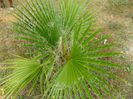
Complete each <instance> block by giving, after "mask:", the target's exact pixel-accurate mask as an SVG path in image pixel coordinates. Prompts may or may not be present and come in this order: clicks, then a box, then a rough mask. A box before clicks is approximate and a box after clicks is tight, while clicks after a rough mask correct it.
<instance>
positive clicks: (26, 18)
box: [2, 0, 120, 99]
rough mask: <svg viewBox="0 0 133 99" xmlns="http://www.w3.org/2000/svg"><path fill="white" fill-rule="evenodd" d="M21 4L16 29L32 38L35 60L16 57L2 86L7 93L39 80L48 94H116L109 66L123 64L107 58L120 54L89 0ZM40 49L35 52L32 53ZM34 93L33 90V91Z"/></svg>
mask: <svg viewBox="0 0 133 99" xmlns="http://www.w3.org/2000/svg"><path fill="white" fill-rule="evenodd" d="M25 3H26V5H27V7H26V5H23V4H22V9H23V10H21V9H18V12H17V13H16V18H17V19H18V22H17V23H16V25H17V29H16V32H18V33H20V36H19V37H20V38H21V39H22V40H26V41H28V42H30V44H27V45H26V44H25V46H28V47H31V48H32V49H33V50H34V51H33V53H32V54H34V56H38V55H39V56H40V57H39V58H37V59H36V60H35V59H34V58H33V59H24V60H15V61H14V63H13V64H15V69H14V70H13V72H12V74H10V75H9V76H7V77H6V79H5V80H4V83H3V85H2V87H3V89H5V92H6V94H5V97H9V96H11V95H13V96H14V95H18V94H20V92H21V91H22V90H23V89H24V88H25V87H26V86H28V84H29V83H31V84H32V85H33V86H34V85H36V82H37V81H39V84H40V90H41V95H42V98H44V99H52V98H55V99H88V98H89V99H92V98H93V97H96V96H97V97H100V98H103V97H104V95H105V94H108V95H109V96H111V97H113V95H112V94H111V92H112V91H113V90H114V89H113V88H112V86H110V84H109V83H108V78H115V77H116V75H114V74H113V73H112V72H111V71H110V69H111V68H119V67H120V66H119V65H117V64H115V63H113V62H111V61H110V60H107V59H106V58H109V57H115V56H118V55H119V53H116V52H112V51H111V50H109V49H111V47H113V44H108V43H107V44H104V43H103V41H104V39H108V36H105V35H102V36H100V35H101V34H100V33H101V32H102V31H101V29H98V30H96V29H95V27H96V25H95V22H94V21H95V19H94V17H93V13H92V12H91V10H90V9H89V6H88V5H89V3H90V1H89V2H88V0H85V1H82V0H57V1H55V0H30V2H29V0H25ZM34 52H36V53H34ZM32 88H33V87H32ZM30 92H31V91H30Z"/></svg>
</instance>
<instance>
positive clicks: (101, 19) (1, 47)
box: [0, 0, 133, 99]
mask: <svg viewBox="0 0 133 99" xmlns="http://www.w3.org/2000/svg"><path fill="white" fill-rule="evenodd" d="M92 4H93V6H94V11H95V13H96V16H97V20H98V25H100V26H101V27H102V28H103V30H104V32H105V34H106V33H107V34H111V35H112V38H113V40H114V41H115V42H116V43H117V48H118V50H119V51H121V52H122V53H123V57H122V60H123V61H124V63H125V65H127V68H126V71H128V72H131V73H133V0H95V1H93V2H92ZM14 12H15V9H14V10H11V9H9V8H6V9H0V62H3V61H4V60H6V59H10V58H12V57H14V55H20V54H21V53H22V52H23V49H22V48H20V47H19V43H20V42H19V41H17V40H16V34H15V33H14V32H13V27H12V22H13V21H15V18H14V17H13V14H14ZM0 65H2V64H0ZM1 75H4V73H3V72H2V74H1ZM124 75H126V74H124ZM127 79H128V81H127V85H124V86H123V85H121V86H120V87H122V88H125V90H124V91H122V92H121V93H120V95H118V98H120V97H121V95H124V96H125V97H126V99H132V97H133V86H132V85H133V78H132V76H131V75H128V77H127ZM0 99H1V97H0ZM120 99H121V98H120Z"/></svg>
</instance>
